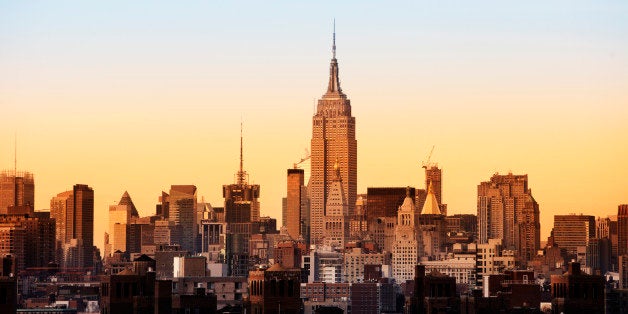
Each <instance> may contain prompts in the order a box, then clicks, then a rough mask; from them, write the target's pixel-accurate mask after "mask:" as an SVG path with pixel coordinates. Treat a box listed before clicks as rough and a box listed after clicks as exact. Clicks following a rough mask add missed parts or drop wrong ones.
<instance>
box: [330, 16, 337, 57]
mask: <svg viewBox="0 0 628 314" xmlns="http://www.w3.org/2000/svg"><path fill="white" fill-rule="evenodd" d="M331 50H332V55H333V58H334V59H336V18H334V36H333V44H332V46H331Z"/></svg>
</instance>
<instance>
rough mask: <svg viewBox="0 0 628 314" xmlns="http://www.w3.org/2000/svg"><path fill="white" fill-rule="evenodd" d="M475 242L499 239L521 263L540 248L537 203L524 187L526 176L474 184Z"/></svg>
mask: <svg viewBox="0 0 628 314" xmlns="http://www.w3.org/2000/svg"><path fill="white" fill-rule="evenodd" d="M477 210H478V214H477V219H478V243H487V242H488V239H502V240H503V242H502V244H503V246H504V247H505V248H507V249H511V250H514V251H515V252H516V254H517V258H518V259H519V260H520V261H522V262H527V261H530V260H531V259H532V258H533V257H534V256H535V255H536V252H537V250H538V249H539V247H540V243H541V239H540V238H541V234H540V220H539V204H538V203H537V202H536V200H534V198H533V197H532V191H531V189H529V188H528V175H513V174H512V173H509V174H507V175H499V174H495V175H493V176H492V177H491V180H490V181H486V182H482V183H480V184H479V185H478V199H477Z"/></svg>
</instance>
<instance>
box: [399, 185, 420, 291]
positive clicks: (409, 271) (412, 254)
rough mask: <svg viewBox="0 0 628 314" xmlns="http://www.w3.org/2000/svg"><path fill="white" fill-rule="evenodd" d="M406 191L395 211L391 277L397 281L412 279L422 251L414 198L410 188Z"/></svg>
mask: <svg viewBox="0 0 628 314" xmlns="http://www.w3.org/2000/svg"><path fill="white" fill-rule="evenodd" d="M406 193H407V194H406V198H405V200H404V201H403V204H402V205H401V206H400V207H399V211H398V212H397V227H396V229H395V242H394V244H393V249H392V266H393V267H392V269H393V278H395V280H397V282H398V283H404V282H406V280H412V279H414V270H415V269H414V266H415V265H417V263H418V262H419V257H421V255H422V252H423V248H422V239H421V233H420V232H419V230H418V228H417V227H418V226H417V225H416V207H415V206H414V199H413V198H412V197H411V196H410V188H408V190H407V192H406Z"/></svg>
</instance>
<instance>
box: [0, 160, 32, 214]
mask: <svg viewBox="0 0 628 314" xmlns="http://www.w3.org/2000/svg"><path fill="white" fill-rule="evenodd" d="M34 209H35V181H34V179H33V174H32V173H30V172H16V171H3V172H0V214H22V213H24V214H26V213H28V214H32V213H33V211H34Z"/></svg>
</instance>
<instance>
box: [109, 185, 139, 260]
mask: <svg viewBox="0 0 628 314" xmlns="http://www.w3.org/2000/svg"><path fill="white" fill-rule="evenodd" d="M133 217H135V218H138V217H139V214H138V212H137V208H135V205H134V204H133V200H132V199H131V196H130V195H129V192H127V191H124V194H122V197H121V198H120V201H119V202H118V205H109V230H108V233H106V234H107V235H105V239H107V238H108V239H109V240H108V241H105V252H104V255H105V258H106V257H109V256H110V255H111V254H113V253H114V252H115V251H118V250H119V251H120V252H127V226H128V224H129V223H131V218H133Z"/></svg>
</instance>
